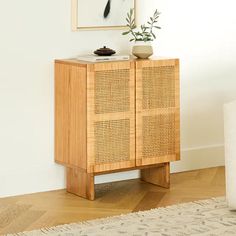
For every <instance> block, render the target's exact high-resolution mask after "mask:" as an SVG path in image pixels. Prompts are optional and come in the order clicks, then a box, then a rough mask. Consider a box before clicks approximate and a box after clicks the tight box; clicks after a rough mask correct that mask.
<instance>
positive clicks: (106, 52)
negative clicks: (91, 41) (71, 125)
mask: <svg viewBox="0 0 236 236" xmlns="http://www.w3.org/2000/svg"><path fill="white" fill-rule="evenodd" d="M115 53H116V51H114V50H112V49H110V48H107V47H105V46H104V47H103V48H99V49H97V50H96V51H94V54H96V55H98V56H111V55H113V54H115Z"/></svg>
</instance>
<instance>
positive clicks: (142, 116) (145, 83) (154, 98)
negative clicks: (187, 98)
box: [136, 59, 180, 166]
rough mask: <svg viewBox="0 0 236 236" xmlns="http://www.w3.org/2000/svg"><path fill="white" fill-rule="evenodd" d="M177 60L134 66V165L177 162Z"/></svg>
mask: <svg viewBox="0 0 236 236" xmlns="http://www.w3.org/2000/svg"><path fill="white" fill-rule="evenodd" d="M179 133H180V130H179V62H178V60H175V59H173V60H157V61H140V62H137V63H136V165H137V166H142V165H150V164H155V163H162V162H170V161H175V160H178V159H179V158H180V155H179V152H180V147H179V146H180V140H179Z"/></svg>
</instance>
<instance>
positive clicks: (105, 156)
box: [87, 62, 135, 173]
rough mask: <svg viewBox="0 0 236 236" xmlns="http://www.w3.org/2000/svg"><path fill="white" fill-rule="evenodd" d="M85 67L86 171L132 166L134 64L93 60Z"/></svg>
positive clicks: (133, 148)
mask: <svg viewBox="0 0 236 236" xmlns="http://www.w3.org/2000/svg"><path fill="white" fill-rule="evenodd" d="M87 70H88V71H87V113H88V114H87V122H88V123H87V144H88V145H87V147H88V150H87V159H88V160H87V166H88V172H90V173H91V172H94V173H97V172H105V171H111V170H116V169H123V168H129V167H134V166H135V101H134V99H135V98H134V94H135V81H134V80H135V73H134V63H133V62H115V63H97V64H91V65H88V69H87Z"/></svg>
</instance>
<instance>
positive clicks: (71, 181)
mask: <svg viewBox="0 0 236 236" xmlns="http://www.w3.org/2000/svg"><path fill="white" fill-rule="evenodd" d="M66 189H67V191H68V192H69V193H74V194H76V195H78V196H81V197H84V198H87V199H89V200H94V195H95V191H94V175H93V174H88V173H86V172H85V171H82V170H81V169H78V168H69V167H67V168H66Z"/></svg>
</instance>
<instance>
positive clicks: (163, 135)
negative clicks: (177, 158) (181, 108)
mask: <svg viewBox="0 0 236 236" xmlns="http://www.w3.org/2000/svg"><path fill="white" fill-rule="evenodd" d="M171 154H175V114H174V113H166V114H160V115H156V116H144V117H143V158H152V157H158V156H165V155H171Z"/></svg>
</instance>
